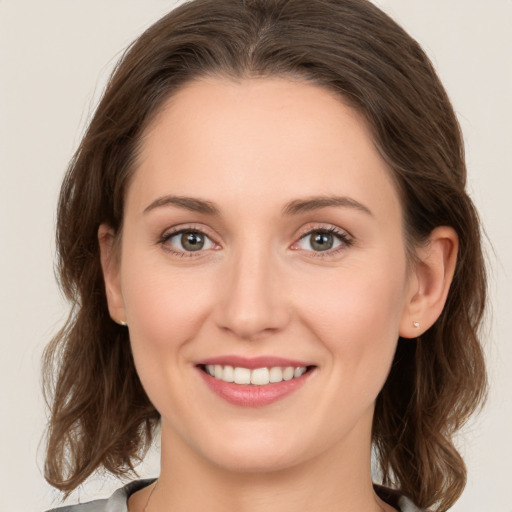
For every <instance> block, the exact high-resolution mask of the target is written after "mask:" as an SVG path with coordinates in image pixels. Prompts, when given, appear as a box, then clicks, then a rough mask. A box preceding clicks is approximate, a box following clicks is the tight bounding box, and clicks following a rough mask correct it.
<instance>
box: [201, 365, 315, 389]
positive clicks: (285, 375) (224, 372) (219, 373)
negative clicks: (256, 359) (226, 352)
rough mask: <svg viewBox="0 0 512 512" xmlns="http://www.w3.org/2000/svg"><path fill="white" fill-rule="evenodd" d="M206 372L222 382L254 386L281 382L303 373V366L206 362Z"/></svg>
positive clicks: (304, 368)
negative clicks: (257, 366) (249, 365)
mask: <svg viewBox="0 0 512 512" xmlns="http://www.w3.org/2000/svg"><path fill="white" fill-rule="evenodd" d="M205 370H206V373H207V374H208V375H211V376H212V377H215V378H216V379H219V380H223V381H224V382H234V383H235V384H252V385H254V386H265V385H266V384H269V383H271V384H272V383H276V382H282V381H283V380H291V379H294V378H295V379H296V378H298V377H300V376H301V375H304V373H305V372H306V367H305V366H299V367H295V368H294V367H293V366H286V367H284V368H282V367H280V366H273V367H271V368H255V369H254V370H250V369H249V368H241V367H238V366H237V367H235V368H233V367H232V366H222V365H220V364H215V365H213V364H207V365H206V366H205Z"/></svg>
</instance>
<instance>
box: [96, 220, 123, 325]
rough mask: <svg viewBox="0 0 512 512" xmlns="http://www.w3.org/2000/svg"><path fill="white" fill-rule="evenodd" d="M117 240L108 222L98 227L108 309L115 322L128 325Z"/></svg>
mask: <svg viewBox="0 0 512 512" xmlns="http://www.w3.org/2000/svg"><path fill="white" fill-rule="evenodd" d="M115 240H116V238H115V234H114V230H113V229H112V228H111V227H110V226H108V225H107V224H101V226H100V227H99V229H98V241H99V245H100V255H101V268H102V270H103V279H104V281H105V292H106V294H107V303H108V310H109V313H110V316H111V318H112V320H114V322H116V323H118V324H120V325H126V317H125V310H124V302H123V295H122V293H121V280H120V264H119V262H120V259H119V254H118V251H117V247H116V243H115Z"/></svg>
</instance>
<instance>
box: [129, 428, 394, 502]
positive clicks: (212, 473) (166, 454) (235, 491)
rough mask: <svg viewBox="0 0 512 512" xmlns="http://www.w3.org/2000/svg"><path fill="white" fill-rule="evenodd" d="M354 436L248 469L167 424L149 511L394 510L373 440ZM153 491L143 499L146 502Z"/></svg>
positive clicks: (142, 497)
mask: <svg viewBox="0 0 512 512" xmlns="http://www.w3.org/2000/svg"><path fill="white" fill-rule="evenodd" d="M351 441H352V443H351ZM353 441H355V440H354V439H352V440H350V439H348V440H347V443H345V444H346V446H350V449H346V448H345V447H344V446H343V445H341V446H339V447H336V448H335V449H333V448H332V447H331V448H330V449H329V450H328V451H326V452H325V453H321V454H320V455H318V456H316V457H315V458H308V459H307V462H304V463H299V464H297V465H295V466H293V467H288V468H286V469H280V470H276V471H271V472H268V471H264V472H263V471H261V472H257V471H254V472H248V471H243V472H242V471H234V470H232V469H225V468H220V467H218V466H216V465H214V464H212V463H211V462H209V461H206V460H205V459H204V458H202V457H200V456H198V455H197V454H196V453H195V452H194V451H193V450H191V449H190V448H189V447H188V446H186V445H182V444H181V443H180V442H179V441H178V440H177V439H176V438H175V437H174V436H173V435H172V433H171V432H168V431H167V430H166V429H165V426H163V427H162V460H161V475H160V478H159V482H158V487H157V488H156V490H155V491H154V492H153V495H152V496H151V500H150V503H149V504H148V507H147V512H167V511H169V510H173V512H184V511H189V510H209V511H210V512H226V511H229V512H231V511H237V512H253V511H254V512H255V511H260V510H265V511H266V512H292V511H293V512H305V511H310V510H322V511H323V512H339V511H340V510H343V511H344V512H360V511H361V510H365V511H367V512H382V511H383V510H384V511H392V510H393V509H392V508H391V507H389V506H388V505H386V504H385V503H383V502H382V501H381V500H380V499H379V498H378V497H377V496H376V495H375V493H374V491H373V487H372V481H371V471H370V448H369V446H370V443H369V442H366V443H358V444H357V445H356V446H354V443H353ZM151 490H153V489H147V490H146V493H145V494H144V495H143V496H140V497H139V499H138V500H137V503H138V504H140V505H143V506H144V505H146V503H147V499H148V498H149V493H150V492H151ZM143 506H141V507H140V510H142V509H143V508H144V507H143ZM133 509H134V510H138V509H139V507H133ZM130 510H132V507H131V506H130Z"/></svg>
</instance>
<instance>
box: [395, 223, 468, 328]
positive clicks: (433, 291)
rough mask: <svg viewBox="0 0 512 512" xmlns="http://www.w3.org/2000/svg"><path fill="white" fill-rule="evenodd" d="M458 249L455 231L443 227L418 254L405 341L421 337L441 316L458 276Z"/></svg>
mask: <svg viewBox="0 0 512 512" xmlns="http://www.w3.org/2000/svg"><path fill="white" fill-rule="evenodd" d="M458 247H459V237H458V236H457V233H456V232H455V230H454V229H453V228H450V227H447V226H441V227H438V228H436V229H434V230H433V231H432V233H431V234H430V236H429V239H428V242H427V244H426V245H424V246H422V247H420V248H418V249H417V250H416V256H417V259H416V262H415V264H414V265H415V267H414V269H413V270H412V272H411V276H410V283H409V298H408V302H407V304H406V307H405V309H404V312H403V315H402V319H401V323H400V336H402V337H403V338H416V337H418V336H419V335H420V334H422V333H424V332H425V331H426V330H427V329H429V328H430V327H432V325H433V324H434V322H435V321H436V320H437V319H438V318H439V316H440V315H441V312H442V311H443V308H444V305H445V302H446V298H447V296H448V291H449V290H450V285H451V282H452V279H453V274H454V272H455V265H456V263H457V250H458Z"/></svg>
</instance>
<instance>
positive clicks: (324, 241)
mask: <svg viewBox="0 0 512 512" xmlns="http://www.w3.org/2000/svg"><path fill="white" fill-rule="evenodd" d="M350 244H351V241H350V239H349V238H348V236H347V235H346V234H345V233H343V232H341V231H338V230H337V229H335V228H329V229H315V230H312V231H309V232H308V233H306V234H305V235H303V236H302V237H301V238H300V240H299V241H298V242H297V243H296V244H295V245H294V247H293V248H294V249H301V250H304V251H314V252H327V251H331V252H336V250H337V249H341V248H342V247H344V246H349V245H350Z"/></svg>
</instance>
